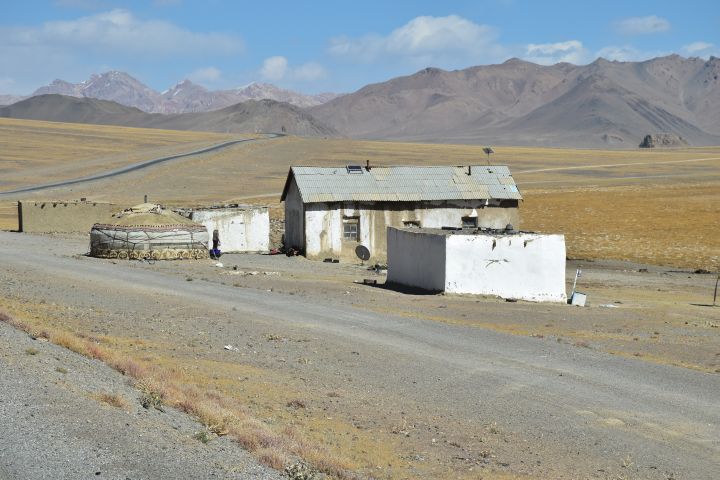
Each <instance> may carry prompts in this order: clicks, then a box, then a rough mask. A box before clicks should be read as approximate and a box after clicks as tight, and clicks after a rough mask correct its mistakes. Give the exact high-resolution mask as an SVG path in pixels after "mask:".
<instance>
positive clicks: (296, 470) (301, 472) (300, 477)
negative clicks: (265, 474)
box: [285, 462, 317, 480]
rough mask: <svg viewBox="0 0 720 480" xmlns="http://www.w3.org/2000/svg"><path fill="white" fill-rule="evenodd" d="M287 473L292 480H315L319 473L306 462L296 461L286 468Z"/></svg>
mask: <svg viewBox="0 0 720 480" xmlns="http://www.w3.org/2000/svg"><path fill="white" fill-rule="evenodd" d="M285 474H286V475H287V476H288V478H289V479H290V480H314V479H315V478H317V473H316V472H315V471H314V470H313V469H312V468H310V467H309V466H308V464H307V463H305V462H295V463H293V464H291V465H288V466H287V467H286V468H285Z"/></svg>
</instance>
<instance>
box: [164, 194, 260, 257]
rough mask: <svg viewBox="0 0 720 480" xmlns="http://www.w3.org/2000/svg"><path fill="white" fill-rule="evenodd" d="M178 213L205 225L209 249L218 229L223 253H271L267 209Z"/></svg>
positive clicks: (231, 208) (239, 207) (219, 208)
mask: <svg viewBox="0 0 720 480" xmlns="http://www.w3.org/2000/svg"><path fill="white" fill-rule="evenodd" d="M177 211H178V213H180V214H181V215H183V216H185V217H187V218H189V219H191V220H192V221H194V222H195V223H200V224H202V225H204V226H205V228H206V229H207V231H208V235H209V238H210V246H212V239H213V233H214V231H215V230H217V236H218V237H219V240H220V250H221V251H222V252H224V253H250V252H258V253H260V252H262V253H264V252H267V251H268V250H269V247H270V216H269V214H268V208H267V207H265V206H258V205H238V204H231V205H216V206H210V207H200V208H191V209H178V210H177Z"/></svg>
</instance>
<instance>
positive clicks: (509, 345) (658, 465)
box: [0, 233, 720, 480]
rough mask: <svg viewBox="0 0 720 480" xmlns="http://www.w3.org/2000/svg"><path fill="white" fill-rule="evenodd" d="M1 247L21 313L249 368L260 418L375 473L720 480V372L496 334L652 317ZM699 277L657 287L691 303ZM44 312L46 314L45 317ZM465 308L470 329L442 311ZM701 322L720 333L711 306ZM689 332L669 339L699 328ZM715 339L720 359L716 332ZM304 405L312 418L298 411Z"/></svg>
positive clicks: (275, 261)
mask: <svg viewBox="0 0 720 480" xmlns="http://www.w3.org/2000/svg"><path fill="white" fill-rule="evenodd" d="M0 244H3V245H5V246H6V247H4V248H2V249H0V263H1V264H3V265H4V268H3V269H2V270H0V282H1V283H0V285H2V287H0V288H2V290H1V291H0V294H2V296H3V298H4V299H5V301H6V302H7V303H8V304H10V305H11V306H14V307H16V308H18V309H19V310H23V309H24V311H27V312H29V313H28V314H32V312H40V311H42V312H45V313H44V315H46V316H47V317H48V321H53V322H54V321H57V322H62V323H63V324H66V325H68V326H69V327H71V328H72V329H78V330H81V331H84V332H88V333H89V334H97V335H109V336H124V337H132V338H136V339H138V340H143V341H145V342H147V344H146V345H147V346H145V347H143V348H142V349H140V350H138V352H137V354H138V355H146V354H148V353H154V354H158V355H160V354H163V355H167V356H169V357H171V358H172V359H174V361H177V362H180V363H182V362H189V363H188V364H192V362H195V363H197V364H199V363H200V362H202V361H210V362H213V365H216V366H217V370H216V371H215V372H214V373H215V375H217V376H218V378H220V379H221V380H222V375H223V372H222V371H221V368H220V367H221V366H232V367H233V368H247V369H248V370H247V371H248V372H251V373H248V374H247V376H245V377H238V376H237V375H236V374H235V376H233V377H228V378H227V379H226V380H227V382H228V384H230V385H231V387H232V389H234V390H233V391H235V392H237V395H240V396H244V397H246V398H247V399H248V401H249V404H250V405H251V406H252V408H253V409H254V410H255V411H256V412H257V413H258V415H264V416H265V417H268V418H269V419H270V420H272V421H273V422H287V421H293V422H302V421H309V420H308V419H309V418H316V417H317V418H319V419H320V420H322V421H325V420H326V419H327V421H330V420H331V419H334V420H333V421H342V422H344V423H343V425H344V424H349V425H350V426H351V431H352V436H354V437H357V439H358V440H357V441H355V440H348V441H347V443H341V445H348V447H347V449H349V450H350V449H352V450H353V451H355V450H357V452H359V453H358V455H360V454H361V453H362V452H364V455H365V457H362V458H373V453H375V452H373V451H369V450H368V446H367V444H363V445H360V446H357V444H358V443H359V442H360V441H361V440H362V439H363V438H367V437H372V438H373V439H375V440H376V443H375V444H371V445H376V446H378V447H377V448H380V447H379V445H385V444H392V447H393V452H394V454H397V456H395V457H393V458H391V459H390V460H389V461H387V460H386V461H387V465H386V464H382V465H380V464H377V468H373V471H372V472H370V471H369V469H368V466H367V464H363V465H364V467H363V468H364V469H363V471H364V473H366V474H370V473H372V475H373V476H376V477H381V478H420V477H425V478H441V477H442V478H446V477H448V476H452V477H466V478H478V477H480V476H483V475H490V476H492V475H491V473H492V474H504V475H511V476H512V475H530V476H532V477H535V478H553V479H564V478H567V479H574V478H648V479H663V480H666V479H669V478H675V479H679V478H687V479H708V480H709V479H716V478H720V467H719V466H718V463H717V458H718V457H719V456H720V433H719V432H720V407H719V406H718V403H717V398H718V395H719V394H720V376H718V375H716V374H711V373H703V372H701V371H695V370H691V369H686V368H677V367H673V366H668V365H663V364H657V363H652V362H646V361H641V360H638V359H635V358H624V357H621V356H614V355H609V354H607V353H605V352H602V351H599V350H596V349H593V348H584V347H578V346H577V345H573V344H568V343H565V342H561V341H556V340H557V339H556V338H550V337H545V338H528V336H521V335H508V334H504V333H499V332H497V331H493V330H491V329H488V328H480V327H481V326H482V325H483V323H482V322H486V321H489V320H499V319H502V318H503V317H527V319H529V320H528V322H529V321H531V320H533V319H534V320H535V321H537V322H538V323H546V322H551V321H559V320H561V319H569V320H570V321H573V320H575V319H577V320H578V321H584V322H588V321H589V322H591V323H592V322H595V323H597V324H600V323H602V322H608V321H618V320H619V321H623V322H624V321H626V320H627V321H631V320H633V319H634V318H635V317H637V316H638V315H640V314H639V313H637V312H634V311H633V310H628V311H620V312H617V311H616V310H618V309H610V308H607V309H603V308H594V309H586V310H583V309H575V308H571V307H567V306H560V305H555V306H554V305H533V304H525V303H522V302H519V303H518V304H506V303H504V302H500V301H498V300H492V299H472V298H470V299H467V298H457V299H456V298H451V297H442V296H437V295H404V294H401V293H398V292H392V291H387V290H383V289H372V288H370V287H365V286H360V285H356V284H353V283H351V282H350V281H348V280H350V279H353V278H354V279H361V278H362V277H363V276H366V275H368V272H367V270H365V269H363V268H361V267H358V266H353V265H323V264H321V263H317V262H309V261H306V260H302V259H287V258H284V257H276V258H273V257H256V256H246V257H243V258H241V257H240V256H237V257H230V256H228V257H223V261H224V262H225V263H226V265H232V264H233V263H234V262H235V261H237V263H239V264H240V265H239V267H238V270H234V269H232V267H230V268H225V267H223V268H219V267H214V266H213V264H212V263H210V262H188V263H183V262H180V263H160V262H158V263H156V264H154V265H147V264H145V263H140V262H136V263H126V262H115V263H113V262H112V261H105V260H97V259H90V258H86V257H82V256H80V257H78V256H74V254H77V253H78V252H82V251H84V250H83V248H84V247H85V246H86V240H84V239H81V238H72V237H52V236H28V235H18V234H9V233H0ZM255 268H258V270H254V269H255ZM331 269H334V270H331ZM254 271H257V272H258V273H257V274H256V275H252V274H250V272H254ZM266 272H267V273H266ZM603 275H606V276H607V278H608V279H616V278H619V277H617V275H616V274H614V273H612V272H607V273H604V274H603ZM634 275H635V274H631V275H630V276H631V277H632V278H635V277H634ZM682 275H685V274H678V276H677V278H676V277H670V278H669V279H666V280H665V281H664V282H663V281H661V280H660V279H658V278H659V277H658V278H656V277H652V279H653V282H654V281H657V282H658V283H657V285H664V286H665V287H666V288H668V290H669V291H674V290H675V289H677V288H680V287H681V286H682V282H681V280H682V278H681V276H682ZM307 277H312V278H313V279H314V283H310V282H308V281H307ZM338 278H340V279H341V281H338V280H337V279H338ZM641 278H643V277H641V276H638V279H641ZM188 280H192V281H188ZM638 281H639V280H638ZM234 285H237V286H234ZM341 285H342V287H340V286H341ZM341 288H342V289H341ZM345 288H346V289H347V290H344V289H345ZM609 298H612V297H609ZM605 300H607V299H604V300H603V301H605ZM38 303H42V305H41V307H42V308H44V310H33V309H34V308H40V307H37V304H38ZM418 305H419V306H420V308H422V309H424V310H425V311H424V312H422V313H423V315H419V314H417V313H418V312H417V311H414V310H413V308H414V307H416V306H418ZM457 305H460V306H461V307H463V308H460V307H458V306H457ZM623 305H624V304H623ZM466 307H471V309H470V308H467V309H464V308H466ZM455 308H458V310H457V312H458V313H459V314H461V315H464V314H468V315H470V316H471V317H469V318H467V319H465V320H466V322H461V321H455V320H458V319H454V321H448V316H446V315H445V314H444V313H443V314H440V313H437V312H445V311H447V310H452V309H455ZM430 309H432V310H430ZM402 312H405V313H404V314H403V313H402ZM461 312H465V313H461ZM708 312H709V313H708ZM698 315H705V316H706V317H704V318H707V320H705V321H706V322H709V323H712V322H713V321H715V320H714V317H713V315H716V314H715V313H714V310H712V309H705V310H698ZM584 316H587V317H589V318H584ZM431 317H438V318H437V319H434V320H433V319H429V318H431ZM467 322H477V323H476V324H472V325H471V324H469V323H467ZM675 323H677V322H675V321H674V320H673V323H672V324H671V325H670V326H669V327H668V328H688V329H689V328H690V326H687V327H684V326H683V325H684V323H683V322H679V324H680V326H678V325H676V324H675ZM696 328H698V329H699V328H700V327H696ZM702 335H704V336H705V337H709V338H710V339H711V340H710V341H714V342H715V343H714V345H715V346H716V347H717V345H718V343H717V329H712V328H711V327H708V328H707V329H703V330H702ZM712 335H714V337H712ZM227 344H231V345H234V346H236V347H237V351H227V350H224V349H223V346H224V345H227ZM17 355H19V357H20V358H19V359H18V358H17ZM26 357H28V356H27V355H25V354H22V350H20V351H19V352H17V354H16V356H15V357H14V361H16V362H22V363H23V364H25V363H31V362H35V361H36V358H35V357H36V356H30V358H26ZM250 369H255V370H250ZM233 371H234V370H233ZM252 371H257V372H259V373H258V375H257V376H256V377H254V376H253V374H252ZM51 373H52V372H51ZM35 383H37V384H38V385H35V386H33V388H42V386H43V385H44V384H43V383H42V382H33V384H35ZM273 392H275V393H274V394H275V396H276V397H277V398H275V397H273V396H272V395H270V393H273ZM331 394H332V395H331ZM298 396H300V397H299V398H300V399H301V400H302V401H303V402H304V403H305V404H306V405H307V408H306V409H305V410H304V411H303V412H301V413H300V414H296V413H287V412H286V411H285V410H286V409H285V405H286V403H287V402H288V400H291V399H293V398H298ZM152 414H154V412H153V413H152ZM49 418H53V419H54V415H53V416H50V417H49ZM338 419H339V420H338ZM23 423H24V422H18V424H19V426H18V427H17V428H18V429H22V428H23ZM313 425H314V428H316V431H320V430H323V428H320V427H318V426H317V425H319V424H313ZM322 425H325V426H327V423H325V424H322ZM338 425H340V424H337V425H333V428H335V429H336V430H337V429H339V428H340V427H339V426H338ZM191 430H192V429H191ZM325 430H328V431H329V430H331V429H330V428H325ZM323 431H324V430H323ZM328 435H329V434H328ZM328 438H330V439H331V440H333V441H338V442H340V440H338V438H337V436H336V437H328ZM74 443H75V441H72V442H71V444H74ZM191 443H192V442H191ZM121 448H123V447H121ZM124 448H128V447H124ZM20 450H22V448H20ZM22 456H23V454H22V453H21V452H18V453H16V454H14V455H13V458H14V457H20V458H22ZM29 456H31V455H28V457H29ZM4 462H5V463H7V460H4ZM448 472H452V474H451V475H448ZM199 476H200V477H202V476H203V475H199Z"/></svg>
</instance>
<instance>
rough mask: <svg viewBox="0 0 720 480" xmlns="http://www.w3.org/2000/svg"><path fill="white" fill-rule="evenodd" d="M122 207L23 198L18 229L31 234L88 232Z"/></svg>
mask: <svg viewBox="0 0 720 480" xmlns="http://www.w3.org/2000/svg"><path fill="white" fill-rule="evenodd" d="M119 209H121V207H118V206H117V205H113V204H112V203H104V202H78V201H21V202H18V229H19V230H20V231H21V232H28V233H50V232H59V233H71V232H82V233H88V232H89V231H90V229H91V228H92V226H93V225H94V224H96V223H106V222H108V221H109V219H110V218H111V216H112V214H113V213H115V212H116V211H117V210H119Z"/></svg>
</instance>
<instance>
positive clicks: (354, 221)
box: [342, 215, 360, 243]
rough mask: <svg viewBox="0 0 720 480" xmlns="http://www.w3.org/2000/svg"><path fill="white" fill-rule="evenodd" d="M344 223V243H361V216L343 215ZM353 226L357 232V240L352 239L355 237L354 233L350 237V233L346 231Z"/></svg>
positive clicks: (355, 233)
mask: <svg viewBox="0 0 720 480" xmlns="http://www.w3.org/2000/svg"><path fill="white" fill-rule="evenodd" d="M342 223H343V228H342V239H343V241H344V242H355V243H360V216H354V215H351V216H348V215H343V219H342ZM351 226H354V227H355V232H354V237H355V238H352V237H353V233H352V232H351V233H350V234H349V235H348V231H347V230H346V228H347V227H351Z"/></svg>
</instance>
